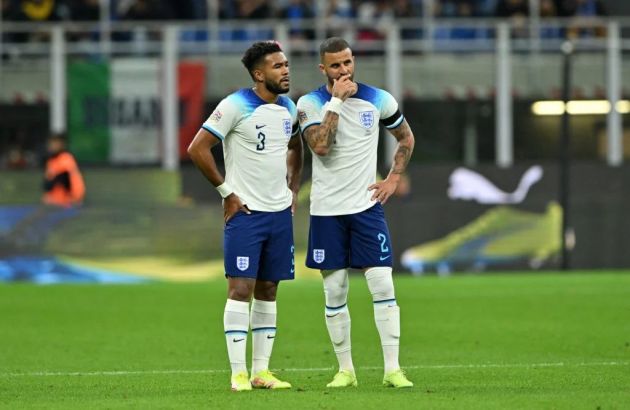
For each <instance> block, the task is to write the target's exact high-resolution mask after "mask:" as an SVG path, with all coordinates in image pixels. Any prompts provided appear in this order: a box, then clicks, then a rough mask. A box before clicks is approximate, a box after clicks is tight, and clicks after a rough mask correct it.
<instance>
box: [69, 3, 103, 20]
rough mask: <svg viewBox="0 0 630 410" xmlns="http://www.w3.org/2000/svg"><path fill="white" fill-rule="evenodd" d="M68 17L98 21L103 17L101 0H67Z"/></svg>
mask: <svg viewBox="0 0 630 410" xmlns="http://www.w3.org/2000/svg"><path fill="white" fill-rule="evenodd" d="M65 4H66V7H67V8H68V14H69V15H68V18H70V19H71V20H74V21H97V20H99V19H100V18H101V6H100V2H99V0H66V1H65Z"/></svg>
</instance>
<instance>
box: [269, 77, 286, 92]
mask: <svg viewBox="0 0 630 410" xmlns="http://www.w3.org/2000/svg"><path fill="white" fill-rule="evenodd" d="M265 87H266V88H267V90H269V91H271V92H272V93H274V94H286V93H288V92H289V85H288V84H287V85H286V86H284V85H282V83H281V82H277V83H276V82H271V81H269V80H267V81H265Z"/></svg>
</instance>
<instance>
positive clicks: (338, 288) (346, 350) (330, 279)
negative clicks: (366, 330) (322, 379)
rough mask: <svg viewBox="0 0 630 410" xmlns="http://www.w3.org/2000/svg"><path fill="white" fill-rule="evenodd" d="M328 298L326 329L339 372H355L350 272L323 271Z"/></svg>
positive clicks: (325, 293) (344, 270)
mask: <svg viewBox="0 0 630 410" xmlns="http://www.w3.org/2000/svg"><path fill="white" fill-rule="evenodd" d="M322 274H323V276H324V296H325V298H326V310H325V315H326V327H327V328H328V334H329V335H330V340H331V341H332V344H333V348H334V350H335V354H336V355H337V361H338V362H339V370H349V371H354V365H353V364H352V346H351V340H350V328H351V323H350V312H349V311H348V305H347V300H348V270H347V269H339V270H334V271H333V270H326V271H322Z"/></svg>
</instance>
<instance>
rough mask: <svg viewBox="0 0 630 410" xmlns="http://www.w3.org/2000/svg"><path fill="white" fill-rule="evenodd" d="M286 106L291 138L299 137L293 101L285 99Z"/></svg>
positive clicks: (295, 108) (298, 126)
mask: <svg viewBox="0 0 630 410" xmlns="http://www.w3.org/2000/svg"><path fill="white" fill-rule="evenodd" d="M287 100H288V104H287V109H288V110H289V114H291V138H293V137H295V136H297V135H300V124H299V123H298V120H297V117H298V116H297V107H296V105H295V103H294V102H293V100H291V99H290V98H287Z"/></svg>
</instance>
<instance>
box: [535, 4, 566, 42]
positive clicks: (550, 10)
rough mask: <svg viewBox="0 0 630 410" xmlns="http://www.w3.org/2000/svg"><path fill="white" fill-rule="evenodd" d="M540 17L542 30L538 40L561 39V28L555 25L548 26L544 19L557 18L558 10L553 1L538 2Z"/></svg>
mask: <svg viewBox="0 0 630 410" xmlns="http://www.w3.org/2000/svg"><path fill="white" fill-rule="evenodd" d="M540 17H541V18H542V21H541V23H542V28H541V29H540V38H543V39H552V38H561V37H562V28H561V27H559V26H558V25H557V24H550V23H549V22H546V21H545V19H550V18H554V17H558V9H557V7H556V3H555V2H554V0H540Z"/></svg>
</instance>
